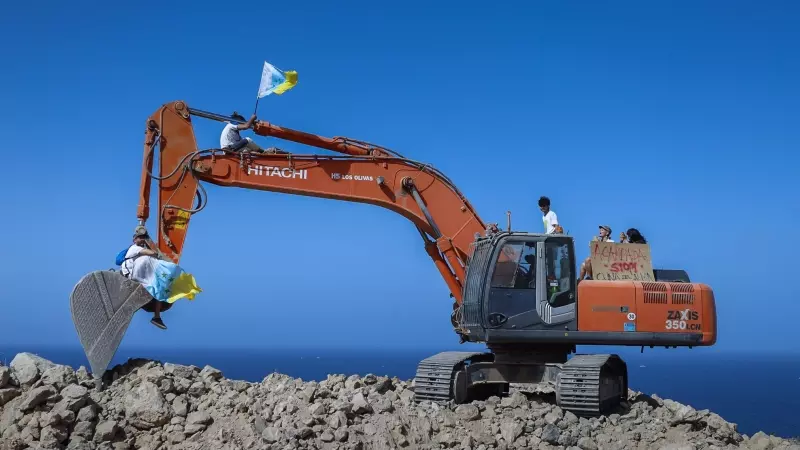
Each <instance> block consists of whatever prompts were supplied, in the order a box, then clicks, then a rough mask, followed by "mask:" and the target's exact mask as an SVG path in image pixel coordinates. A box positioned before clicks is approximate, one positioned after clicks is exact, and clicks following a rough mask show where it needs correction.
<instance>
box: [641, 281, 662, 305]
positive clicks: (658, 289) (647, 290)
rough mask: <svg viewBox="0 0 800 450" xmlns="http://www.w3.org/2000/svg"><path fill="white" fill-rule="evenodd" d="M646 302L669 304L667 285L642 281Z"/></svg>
mask: <svg viewBox="0 0 800 450" xmlns="http://www.w3.org/2000/svg"><path fill="white" fill-rule="evenodd" d="M642 287H643V288H644V302H645V303H657V304H662V305H666V304H667V286H666V285H664V284H662V283H642Z"/></svg>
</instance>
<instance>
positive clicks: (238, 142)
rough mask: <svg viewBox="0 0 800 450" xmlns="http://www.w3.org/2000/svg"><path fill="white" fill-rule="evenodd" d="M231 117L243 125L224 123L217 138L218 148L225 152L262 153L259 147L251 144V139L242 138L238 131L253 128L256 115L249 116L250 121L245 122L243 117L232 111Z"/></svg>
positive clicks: (253, 143)
mask: <svg viewBox="0 0 800 450" xmlns="http://www.w3.org/2000/svg"><path fill="white" fill-rule="evenodd" d="M231 117H232V118H233V119H236V120H238V121H240V122H244V123H240V124H238V125H234V124H233V123H232V122H230V121H227V122H225V123H226V125H225V128H223V129H222V133H221V134H220V136H219V147H220V148H222V149H225V150H233V151H240V150H244V149H247V150H250V151H253V152H263V151H264V150H263V149H262V148H261V147H259V146H258V144H256V143H255V142H253V140H252V139H250V138H249V137H246V138H242V136H241V135H240V134H239V131H241V130H247V129H249V128H251V127H252V126H253V123H255V121H256V115H255V114H253V115H252V116H250V120H247V121H245V120H244V117H242V116H241V115H239V114H238V113H237V112H236V111H234V112H233V114H231Z"/></svg>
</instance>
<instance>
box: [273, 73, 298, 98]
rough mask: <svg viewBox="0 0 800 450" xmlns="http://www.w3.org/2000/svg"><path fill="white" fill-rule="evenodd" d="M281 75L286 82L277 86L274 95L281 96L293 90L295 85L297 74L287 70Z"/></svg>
mask: <svg viewBox="0 0 800 450" xmlns="http://www.w3.org/2000/svg"><path fill="white" fill-rule="evenodd" d="M283 75H284V76H285V77H286V81H284V82H283V83H281V84H279V85H278V86H277V87H276V88H275V90H274V91H272V92H273V93H275V94H278V95H281V94H283V93H284V92H286V91H288V90H289V89H291V88H293V87H294V86H295V85H296V84H297V72H296V71H294V70H289V71H287V72H284V73H283Z"/></svg>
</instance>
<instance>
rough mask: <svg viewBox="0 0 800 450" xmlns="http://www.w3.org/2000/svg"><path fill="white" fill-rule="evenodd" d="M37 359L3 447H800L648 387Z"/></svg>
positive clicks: (2, 428)
mask: <svg viewBox="0 0 800 450" xmlns="http://www.w3.org/2000/svg"><path fill="white" fill-rule="evenodd" d="M28 355H29V354H28ZM36 358H38V357H32V356H18V357H17V358H15V359H16V361H17V363H16V364H15V367H16V369H7V370H5V371H3V370H2V368H3V367H2V366H0V381H4V383H3V386H2V387H0V443H1V444H0V450H28V449H31V450H33V449H41V450H44V449H59V450H65V449H66V450H70V449H71V450H133V449H142V450H168V449H175V450H204V449H207V448H219V449H221V450H251V449H260V448H265V449H268V450H290V449H291V450H295V449H311V448H319V449H324V450H339V449H341V450H345V449H347V450H356V449H358V450H366V449H394V448H398V449H409V450H411V449H419V450H423V449H424V450H429V449H433V448H463V449H470V450H490V449H494V450H515V449H522V448H543V449H553V448H561V449H570V450H576V449H580V450H599V449H606V448H608V449H622V448H639V449H644V448H659V449H690V448H691V449H715V450H722V449H726V450H727V449H734V448H748V449H755V448H758V449H797V450H800V446H798V445H797V444H796V443H791V442H789V441H788V440H785V439H781V438H778V437H775V436H770V435H767V434H765V433H756V434H754V435H753V436H752V437H750V438H747V437H744V436H742V435H741V434H739V433H738V432H737V427H736V424H733V423H730V422H727V421H725V420H724V419H723V418H722V417H720V416H719V415H717V414H714V413H713V412H710V411H707V410H695V409H694V408H692V407H691V406H688V405H682V404H679V403H677V402H674V401H671V400H665V399H660V398H658V397H655V396H654V397H649V396H647V395H644V394H642V393H640V392H635V391H629V393H628V403H627V404H625V405H623V407H621V408H620V409H619V410H618V411H615V412H614V413H613V414H608V415H607V416H601V417H597V418H587V417H578V416H576V415H575V414H573V413H571V412H567V411H564V410H562V409H561V408H559V407H557V406H554V405H553V404H552V400H551V398H552V392H550V393H549V394H547V395H550V397H546V396H539V395H540V394H538V393H540V392H547V389H542V388H539V387H536V388H533V389H530V388H525V389H526V390H527V391H528V392H531V391H533V392H534V394H533V395H532V397H531V398H530V399H529V398H528V397H527V396H526V395H525V394H524V393H523V392H522V391H521V390H517V388H514V387H513V385H512V391H511V392H510V395H508V396H504V397H498V396H495V397H491V398H489V399H487V400H485V401H481V400H476V401H473V402H471V403H468V404H461V405H453V404H434V403H430V402H422V403H419V404H417V403H415V402H414V401H413V396H414V384H413V382H406V381H401V380H398V379H396V378H388V377H383V376H376V375H367V376H364V377H359V376H357V375H351V376H348V377H345V376H344V375H330V376H328V377H327V378H326V379H325V380H322V381H320V382H316V381H311V382H306V381H303V380H300V379H294V378H291V377H289V376H287V375H283V374H277V373H276V374H270V375H268V376H266V377H264V379H263V380H262V381H261V382H259V383H249V382H246V381H241V380H229V379H225V378H224V376H223V375H222V372H221V371H219V370H218V369H215V368H213V367H211V366H204V367H203V369H202V370H201V369H199V368H198V367H197V366H182V365H176V364H170V363H166V364H161V363H159V362H156V361H148V360H143V359H134V360H128V361H127V362H126V363H125V364H122V365H119V366H116V367H114V368H113V369H111V370H110V371H109V379H110V380H111V381H112V382H111V383H110V384H108V385H107V386H106V387H105V388H104V390H103V391H102V392H97V391H94V390H93V384H92V383H91V377H90V376H89V374H88V372H86V371H85V369H84V371H83V372H81V371H80V370H79V371H78V372H73V371H72V369H70V368H68V367H66V366H60V365H56V364H52V363H50V362H48V361H46V360H41V359H36ZM4 372H5V373H6V374H7V375H6V376H3V375H2V373H4ZM3 378H6V380H3ZM20 380H22V381H24V382H20ZM519 389H522V388H519ZM542 395H544V394H542Z"/></svg>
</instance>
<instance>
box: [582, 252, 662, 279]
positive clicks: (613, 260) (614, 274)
mask: <svg viewBox="0 0 800 450" xmlns="http://www.w3.org/2000/svg"><path fill="white" fill-rule="evenodd" d="M589 255H590V258H591V261H592V278H593V279H595V280H602V281H619V280H636V281H655V276H654V275H653V265H652V263H651V261H650V246H649V245H647V244H615V243H613V242H590V243H589Z"/></svg>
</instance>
